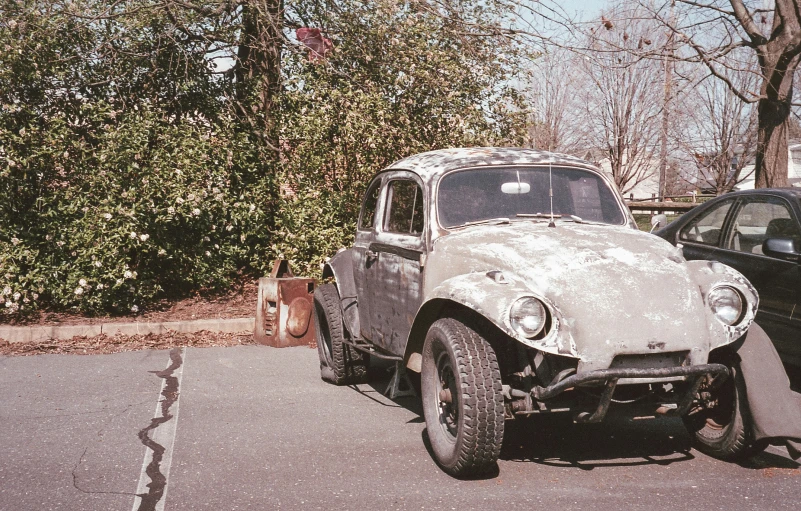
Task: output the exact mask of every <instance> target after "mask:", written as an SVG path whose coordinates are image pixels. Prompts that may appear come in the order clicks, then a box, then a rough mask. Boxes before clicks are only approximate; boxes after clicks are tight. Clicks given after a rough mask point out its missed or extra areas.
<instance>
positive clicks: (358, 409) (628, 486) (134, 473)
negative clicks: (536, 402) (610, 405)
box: [0, 346, 801, 511]
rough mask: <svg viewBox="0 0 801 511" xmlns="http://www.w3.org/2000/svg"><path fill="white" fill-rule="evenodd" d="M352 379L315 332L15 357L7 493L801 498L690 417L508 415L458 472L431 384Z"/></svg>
mask: <svg viewBox="0 0 801 511" xmlns="http://www.w3.org/2000/svg"><path fill="white" fill-rule="evenodd" d="M375 376H376V378H375V380H376V382H375V383H372V384H369V385H360V386H358V387H344V388H338V387H334V386H331V385H328V384H326V383H324V382H322V381H321V380H320V379H319V376H318V363H317V353H316V351H315V350H312V349H309V348H286V349H274V348H266V347H261V346H240V347H231V348H202V349H198V348H177V349H175V350H172V351H140V352H131V353H120V354H115V355H90V356H77V355H42V356H33V357H2V358H0V388H1V389H2V392H0V425H2V432H3V433H2V434H3V437H2V444H1V445H2V458H0V509H2V510H15V511H16V510H27V509H31V510H34V509H35V510H44V509H59V510H61V509H81V510H117V509H120V510H126V511H127V510H129V509H131V510H137V509H169V510H179V509H215V510H226V509H499V508H501V506H505V507H508V506H515V507H531V506H533V505H537V506H548V507H549V508H551V507H553V508H559V509H587V508H612V507H614V508H620V509H649V510H650V509H693V510H695V509H699V508H703V509H726V510H737V509H760V510H763V509H797V507H798V501H799V495H800V494H801V492H800V491H799V488H801V469H799V466H798V464H796V463H794V462H792V461H791V460H790V459H789V458H788V457H787V456H786V455H784V454H783V452H782V451H781V450H778V449H775V448H772V449H771V451H770V452H767V453H764V454H762V455H760V456H759V457H757V458H755V459H754V460H752V461H751V462H749V463H748V464H741V465H738V464H732V463H724V462H721V461H717V460H714V459H712V458H709V457H707V456H705V455H703V454H701V453H698V452H697V451H695V450H692V449H690V447H689V437H688V436H687V434H686V433H685V431H684V429H683V427H682V425H681V422H680V421H678V420H676V419H660V420H659V421H622V420H617V421H610V422H607V423H603V424H599V425H584V426H577V425H573V424H570V423H566V422H564V421H559V420H556V421H553V420H550V421H534V422H528V423H523V424H520V425H517V426H516V427H513V428H511V429H509V430H508V434H507V441H506V443H505V445H504V450H503V453H502V455H501V461H500V462H499V471H498V473H497V474H492V475H490V476H488V477H486V478H483V479H478V480H470V481H458V480H455V479H452V478H451V477H449V476H447V475H445V474H444V473H443V472H441V471H440V470H439V468H437V466H436V465H435V464H434V462H433V461H432V460H431V457H430V455H429V453H428V450H427V445H426V435H425V424H424V421H423V419H422V415H421V410H420V407H419V404H418V400H417V399H416V398H399V399H398V400H397V402H393V401H391V400H389V399H387V398H386V397H384V396H383V395H382V391H383V390H384V387H385V386H386V383H387V381H388V375H387V374H386V373H385V371H384V370H383V368H377V369H376V375H375Z"/></svg>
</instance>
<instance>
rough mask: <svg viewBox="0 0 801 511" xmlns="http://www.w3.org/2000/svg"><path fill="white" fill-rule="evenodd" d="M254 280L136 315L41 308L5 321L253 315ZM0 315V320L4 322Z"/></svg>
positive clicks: (93, 321) (56, 322) (28, 323)
mask: <svg viewBox="0 0 801 511" xmlns="http://www.w3.org/2000/svg"><path fill="white" fill-rule="evenodd" d="M258 292H259V285H258V282H256V281H255V280H247V281H243V282H240V283H239V284H237V285H235V286H234V287H233V288H232V289H230V290H229V291H227V292H223V293H216V294H207V293H199V294H197V295H195V296H191V297H188V298H184V299H181V300H166V299H165V300H162V301H161V302H159V303H157V304H155V305H153V306H151V307H149V308H148V309H147V310H143V311H141V312H140V313H139V314H128V315H123V316H84V315H81V314H78V313H69V312H48V311H42V312H38V313H36V314H33V315H31V316H26V317H23V318H18V319H14V320H12V321H10V322H8V323H6V324H11V325H14V326H44V325H61V326H64V325H92V324H98V323H133V322H136V321H138V322H146V323H162V322H166V321H190V320H193V319H234V318H252V317H253V316H255V315H256V299H257V296H258ZM6 321H7V320H4V319H3V318H2V317H0V323H4V322H6Z"/></svg>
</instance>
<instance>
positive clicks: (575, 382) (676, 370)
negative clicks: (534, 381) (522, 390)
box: [531, 364, 729, 422]
mask: <svg viewBox="0 0 801 511" xmlns="http://www.w3.org/2000/svg"><path fill="white" fill-rule="evenodd" d="M707 375H710V376H712V377H715V382H716V383H720V382H722V381H723V380H725V379H726V378H727V377H728V376H729V369H728V368H727V367H726V366H725V365H723V364H700V365H693V366H680V367H667V368H659V369H637V368H615V369H599V370H596V371H589V372H586V373H582V374H574V375H572V376H566V377H564V378H560V377H559V376H557V378H556V381H555V382H553V383H551V384H550V385H548V386H547V387H539V386H537V387H534V388H533V389H532V390H531V397H532V398H533V399H536V400H538V401H546V400H548V399H551V398H553V397H556V396H558V395H559V394H561V393H563V392H565V391H566V390H569V389H572V388H575V387H581V386H588V385H595V384H598V383H604V385H605V386H604V390H603V392H602V393H601V398H600V401H599V402H598V406H597V407H596V408H595V410H594V411H593V412H592V413H590V412H581V413H579V414H578V415H577V416H576V418H575V420H576V422H600V421H602V420H603V419H604V417H605V416H606V412H607V411H609V405H610V403H611V402H612V394H613V393H614V392H615V387H616V386H617V382H618V380H619V379H621V378H626V379H631V380H633V383H636V380H637V379H643V380H648V379H653V378H670V377H685V378H686V381H687V383H688V384H687V386H686V389H685V391H684V393H683V394H682V395H681V396H680V397H679V399H678V401H677V403H676V407H675V408H666V409H664V410H662V411H661V413H663V414H664V415H673V416H682V415H685V414H686V413H687V412H688V411H689V410H690V406H692V403H693V400H694V399H695V397H696V395H697V394H698V388H699V387H700V385H701V382H702V381H703V380H704V378H706V376H707ZM717 377H720V378H717Z"/></svg>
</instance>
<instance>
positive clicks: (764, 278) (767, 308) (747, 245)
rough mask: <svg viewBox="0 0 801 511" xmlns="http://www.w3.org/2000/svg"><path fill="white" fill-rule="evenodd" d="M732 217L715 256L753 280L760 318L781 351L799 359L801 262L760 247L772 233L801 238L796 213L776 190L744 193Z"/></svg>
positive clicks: (800, 357)
mask: <svg viewBox="0 0 801 511" xmlns="http://www.w3.org/2000/svg"><path fill="white" fill-rule="evenodd" d="M729 216H730V220H729V222H728V224H727V226H728V230H727V231H726V235H725V237H724V238H723V239H722V240H721V241H722V243H721V250H720V251H718V252H717V254H716V256H717V257H716V259H717V260H718V261H720V262H722V263H724V264H727V265H729V266H731V267H733V268H736V269H737V270H738V271H740V272H741V273H742V274H743V275H745V277H746V278H747V279H748V280H749V281H750V282H751V284H753V286H754V287H755V288H756V289H757V291H758V292H759V312H758V314H757V318H756V320H757V322H758V323H759V325H760V326H762V327H763V328H764V329H765V331H766V332H767V334H768V335H769V336H770V337H771V339H772V340H773V342H774V344H775V345H776V349H777V351H779V352H780V353H781V354H782V355H784V356H785V357H787V356H793V357H798V358H799V361H801V340H799V332H801V318H799V316H800V315H801V310H799V309H798V304H799V302H800V301H801V300H800V299H799V298H801V267H799V264H798V263H797V262H792V261H785V260H782V259H778V258H775V257H770V256H767V255H764V254H763V252H762V244H763V242H764V241H765V240H766V239H768V238H793V239H796V240H801V229H800V228H799V222H798V218H796V215H795V213H794V211H793V208H792V207H791V205H790V203H789V202H788V201H787V200H785V199H784V198H782V197H779V196H774V195H753V196H746V197H743V198H741V199H740V201H739V202H738V203H737V204H736V206H735V207H734V208H733V209H732V211H731V212H730V215H729Z"/></svg>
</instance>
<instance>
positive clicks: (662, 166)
mask: <svg viewBox="0 0 801 511" xmlns="http://www.w3.org/2000/svg"><path fill="white" fill-rule="evenodd" d="M675 7H676V2H675V0H673V1H672V2H671V3H670V26H671V27H673V26H676V13H675V10H674V9H675ZM672 88H673V31H672V30H668V37H667V42H666V43H665V96H664V103H663V105H662V133H661V137H660V138H661V139H662V147H661V148H660V151H659V200H660V201H661V200H665V188H666V187H667V170H668V128H669V127H670V96H671V94H672Z"/></svg>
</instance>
